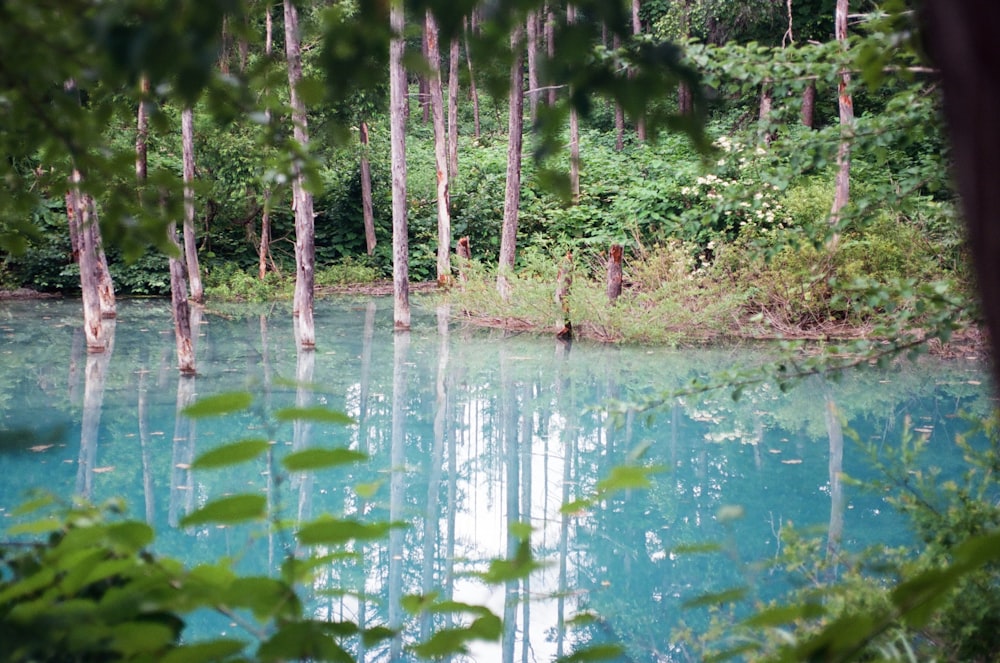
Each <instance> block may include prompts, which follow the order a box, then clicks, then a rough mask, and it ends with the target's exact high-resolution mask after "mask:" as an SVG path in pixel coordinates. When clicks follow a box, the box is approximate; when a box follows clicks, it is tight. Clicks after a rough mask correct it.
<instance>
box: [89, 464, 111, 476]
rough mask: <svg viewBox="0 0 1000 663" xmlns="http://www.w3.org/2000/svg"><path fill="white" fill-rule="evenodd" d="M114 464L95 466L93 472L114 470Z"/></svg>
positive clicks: (101, 472) (102, 472)
mask: <svg viewBox="0 0 1000 663" xmlns="http://www.w3.org/2000/svg"><path fill="white" fill-rule="evenodd" d="M114 471H115V466H114V465H105V466H104V467H95V468H94V474H105V473H106V472H114Z"/></svg>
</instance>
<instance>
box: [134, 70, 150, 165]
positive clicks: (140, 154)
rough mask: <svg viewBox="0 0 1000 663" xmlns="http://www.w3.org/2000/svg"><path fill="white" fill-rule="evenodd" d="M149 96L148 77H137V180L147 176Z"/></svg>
mask: <svg viewBox="0 0 1000 663" xmlns="http://www.w3.org/2000/svg"><path fill="white" fill-rule="evenodd" d="M147 96H149V79H148V78H146V77H145V76H143V77H142V78H140V79H139V110H138V111H137V112H136V120H135V177H136V179H137V180H138V181H139V182H145V181H146V177H147V172H148V168H147V161H148V160H147V156H146V155H147V153H148V149H147V147H146V145H147V142H148V140H149V115H148V113H147V112H146V97H147Z"/></svg>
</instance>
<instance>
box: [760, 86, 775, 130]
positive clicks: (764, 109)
mask: <svg viewBox="0 0 1000 663" xmlns="http://www.w3.org/2000/svg"><path fill="white" fill-rule="evenodd" d="M773 105H774V86H773V85H772V84H771V81H769V80H765V81H764V82H763V84H762V85H761V87H760V111H759V113H758V117H757V122H758V126H759V128H760V130H759V136H760V140H761V142H763V143H764V145H770V144H771V141H772V140H774V132H773V131H772V130H771V108H772V106H773Z"/></svg>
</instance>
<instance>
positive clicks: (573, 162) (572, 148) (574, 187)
mask: <svg viewBox="0 0 1000 663" xmlns="http://www.w3.org/2000/svg"><path fill="white" fill-rule="evenodd" d="M566 23H567V24H569V25H572V24H573V23H576V7H575V6H574V5H573V4H571V3H570V4H567V5H566ZM572 96H573V90H572V88H571V89H570V98H571V99H572ZM569 186H570V191H572V193H573V202H575V203H578V202H580V117H579V113H578V112H577V110H576V107H575V106H574V105H573V104H572V102H571V103H570V107H569Z"/></svg>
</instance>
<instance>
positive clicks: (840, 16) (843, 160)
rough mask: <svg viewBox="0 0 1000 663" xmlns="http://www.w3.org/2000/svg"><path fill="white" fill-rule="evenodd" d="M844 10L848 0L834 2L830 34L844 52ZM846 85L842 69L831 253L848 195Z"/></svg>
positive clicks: (849, 108)
mask: <svg viewBox="0 0 1000 663" xmlns="http://www.w3.org/2000/svg"><path fill="white" fill-rule="evenodd" d="M847 9H848V0H837V9H836V14H835V21H834V32H835V35H836V37H837V41H839V42H840V43H841V44H842V45H843V46H844V48H847ZM850 83H851V72H850V71H848V70H846V69H845V70H843V71H841V72H840V80H839V81H838V82H837V100H838V105H839V108H840V147H838V148H837V180H836V185H835V191H834V198H833V208H832V209H831V211H830V225H831V226H833V228H834V231H833V235H832V237H831V238H830V242H829V245H828V246H829V248H830V250H831V252H832V251H835V250H836V249H837V245H838V244H839V241H840V233H839V231H838V230H837V226H838V225H839V224H840V215H841V210H843V208H844V206H845V205H847V203H848V202H849V201H850V195H851V141H852V140H853V139H854V102H853V100H852V98H851V92H850V89H849V86H850Z"/></svg>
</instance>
